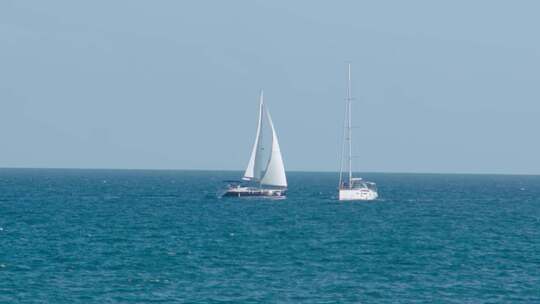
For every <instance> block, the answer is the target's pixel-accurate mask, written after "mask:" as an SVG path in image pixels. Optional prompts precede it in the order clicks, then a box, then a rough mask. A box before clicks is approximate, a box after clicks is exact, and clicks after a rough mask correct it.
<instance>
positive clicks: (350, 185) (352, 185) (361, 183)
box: [339, 64, 379, 201]
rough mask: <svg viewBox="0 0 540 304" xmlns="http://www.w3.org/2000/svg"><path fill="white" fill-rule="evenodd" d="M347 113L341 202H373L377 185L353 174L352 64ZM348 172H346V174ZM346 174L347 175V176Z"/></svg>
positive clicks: (340, 186)
mask: <svg viewBox="0 0 540 304" xmlns="http://www.w3.org/2000/svg"><path fill="white" fill-rule="evenodd" d="M345 100H346V110H345V111H346V112H345V117H346V118H345V127H344V131H343V132H344V135H343V137H344V142H343V145H342V150H341V166H340V170H339V200H340V201H372V200H376V199H377V197H379V194H378V192H377V185H376V184H375V183H373V182H369V181H365V180H363V179H362V178H359V177H353V174H352V123H351V121H352V112H351V102H352V97H351V64H349V66H348V82H347V98H346V99H345ZM344 171H346V172H344ZM345 174H346V175H345Z"/></svg>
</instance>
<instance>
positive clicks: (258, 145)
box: [222, 91, 287, 198]
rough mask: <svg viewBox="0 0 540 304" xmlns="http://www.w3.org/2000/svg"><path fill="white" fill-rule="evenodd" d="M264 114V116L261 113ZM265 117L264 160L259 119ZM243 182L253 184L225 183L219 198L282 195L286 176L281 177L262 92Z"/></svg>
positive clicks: (278, 157)
mask: <svg viewBox="0 0 540 304" xmlns="http://www.w3.org/2000/svg"><path fill="white" fill-rule="evenodd" d="M263 114H266V115H263ZM265 118H266V121H267V124H268V126H269V128H270V130H271V134H272V135H271V139H272V140H271V143H270V145H271V150H270V153H269V154H270V155H269V157H268V159H265V157H264V155H265V147H264V146H265V145H264V144H263V140H262V126H263V120H264V119H265ZM242 179H243V180H244V181H247V182H250V183H251V184H254V183H257V184H258V187H255V186H244V185H242V184H239V183H233V184H229V186H228V189H227V191H226V192H225V193H224V194H223V195H222V196H223V197H268V198H285V195H286V192H287V177H286V176H285V166H284V165H283V158H282V157H281V150H280V149H279V143H278V138H277V135H276V130H275V129H274V124H273V123H272V118H271V117H270V112H268V109H267V108H266V107H265V105H264V101H263V92H262V91H261V95H260V98H259V121H258V123H257V136H256V137H255V143H254V145H253V150H252V151H251V157H250V159H249V163H248V166H247V168H246V172H245V173H244V177H242Z"/></svg>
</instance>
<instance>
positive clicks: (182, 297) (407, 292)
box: [0, 169, 540, 303]
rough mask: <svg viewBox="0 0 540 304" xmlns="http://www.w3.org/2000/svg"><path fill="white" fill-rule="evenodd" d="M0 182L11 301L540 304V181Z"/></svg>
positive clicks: (28, 176) (66, 173)
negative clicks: (353, 191) (360, 187)
mask: <svg viewBox="0 0 540 304" xmlns="http://www.w3.org/2000/svg"><path fill="white" fill-rule="evenodd" d="M239 175H240V172H188V171H121V170H117V171H116V170H32V169H24V170H23V169H0V303H184V302H185V303H227V302H228V303H261V302H266V303H302V302H303V303H400V302H401V303H411V302H415V303H497V302H499V303H509V302H512V303H515V302H524V303H540V176H490V175H427V174H426V175H422V174H366V175H365V176H366V177H367V178H369V179H371V180H373V181H375V182H377V183H378V185H379V191H380V194H381V199H380V200H379V201H377V202H375V203H368V202H357V203H339V202H337V201H336V200H335V199H334V197H335V194H336V193H335V188H336V183H337V180H336V179H337V176H336V174H330V173H295V172H292V173H289V174H288V178H289V182H290V191H289V197H288V199H286V200H282V201H272V200H257V199H250V200H237V199H217V198H216V193H217V191H218V190H219V189H220V188H221V187H222V186H223V183H222V182H221V181H222V180H224V179H232V178H237V177H238V176H239Z"/></svg>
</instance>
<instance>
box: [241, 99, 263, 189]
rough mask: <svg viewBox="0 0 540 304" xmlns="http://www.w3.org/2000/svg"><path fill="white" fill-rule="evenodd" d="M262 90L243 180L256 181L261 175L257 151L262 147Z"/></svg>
mask: <svg viewBox="0 0 540 304" xmlns="http://www.w3.org/2000/svg"><path fill="white" fill-rule="evenodd" d="M263 103H264V100H263V91H261V95H260V97H259V121H258V122H257V135H256V136H255V143H253V149H252V151H251V157H250V158H249V163H248V166H247V168H246V172H244V177H243V178H242V179H243V180H255V181H258V180H259V179H260V178H261V175H262V165H261V163H262V161H261V153H258V152H259V150H261V149H263V147H262V138H261V137H262V133H261V127H262V118H263Z"/></svg>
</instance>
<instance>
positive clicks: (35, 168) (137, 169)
mask: <svg viewBox="0 0 540 304" xmlns="http://www.w3.org/2000/svg"><path fill="white" fill-rule="evenodd" d="M3 169H8V170H10V169H15V170H97V171H99V170H103V171H105V170H111V171H202V172H216V171H218V172H242V171H243V170H231V169H186V168H184V169H181V168H104V167H99V168H88V167H86V168H85V167H17V166H15V167H0V170H3ZM286 172H295V173H335V174H338V173H339V171H337V170H336V171H330V170H287V171H286ZM354 172H355V173H363V174H410V175H416V174H418V175H420V174H426V175H513V176H540V173H490V172H410V171H354Z"/></svg>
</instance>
